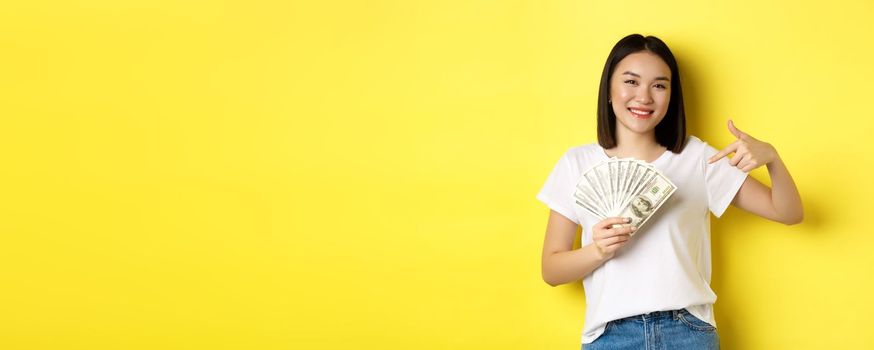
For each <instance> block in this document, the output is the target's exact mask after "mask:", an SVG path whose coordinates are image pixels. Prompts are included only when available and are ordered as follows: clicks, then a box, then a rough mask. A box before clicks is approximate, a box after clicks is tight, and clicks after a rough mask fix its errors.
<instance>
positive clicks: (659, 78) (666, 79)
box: [622, 71, 671, 81]
mask: <svg viewBox="0 0 874 350" xmlns="http://www.w3.org/2000/svg"><path fill="white" fill-rule="evenodd" d="M622 74H628V75H633V76H635V77H638V78H640V75H638V74H637V73H634V72H632V71H625V72H624V73H622ZM653 80H664V81H671V79H668V78H667V77H656V78H655V79H653Z"/></svg>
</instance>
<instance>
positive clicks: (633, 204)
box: [573, 157, 677, 235]
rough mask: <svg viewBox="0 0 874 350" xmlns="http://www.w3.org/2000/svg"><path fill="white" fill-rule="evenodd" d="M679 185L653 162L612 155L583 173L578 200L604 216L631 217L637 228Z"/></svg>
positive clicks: (597, 214) (578, 203) (599, 215)
mask: <svg viewBox="0 0 874 350" xmlns="http://www.w3.org/2000/svg"><path fill="white" fill-rule="evenodd" d="M676 190H677V186H675V185H674V183H673V182H671V180H670V179H669V178H668V177H667V176H665V175H664V174H663V173H662V172H661V171H659V170H658V169H656V168H655V167H653V166H652V165H651V164H649V163H646V162H643V161H640V160H636V159H632V158H622V159H619V158H616V157H613V158H610V159H608V160H606V161H604V162H601V163H599V164H597V165H595V166H593V167H591V168H589V169H588V170H586V171H585V172H583V173H582V174H581V175H580V178H579V181H578V182H577V185H576V188H575V190H574V193H573V199H574V202H575V203H576V204H577V205H578V206H580V207H581V208H583V209H585V210H587V211H589V212H590V213H592V214H593V215H595V216H596V217H598V218H600V219H602V220H603V219H605V218H608V217H628V218H631V222H630V223H626V224H621V225H619V224H617V225H613V227H620V226H636V227H637V228H638V230H637V231H635V232H633V233H632V235H634V234H635V233H637V232H640V228H641V227H642V226H643V225H644V224H645V223H646V222H647V221H649V219H650V218H651V217H652V216H653V215H654V214H655V213H656V212H657V211H658V210H659V209H660V208H661V207H662V205H664V204H665V202H667V200H668V198H670V197H671V195H673V194H674V192H675V191H676Z"/></svg>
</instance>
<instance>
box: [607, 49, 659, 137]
mask: <svg viewBox="0 0 874 350" xmlns="http://www.w3.org/2000/svg"><path fill="white" fill-rule="evenodd" d="M610 100H611V101H612V103H611V104H612V106H613V113H614V114H616V120H617V123H616V128H617V129H618V128H625V129H627V130H629V131H631V132H634V133H638V134H646V133H650V132H653V131H654V130H655V127H656V125H658V124H659V122H661V121H662V119H663V118H664V117H665V114H666V113H667V112H668V104H669V103H670V102H671V69H670V68H669V67H668V65H667V63H665V61H663V60H662V58H661V57H659V56H657V55H656V54H654V53H652V52H649V51H640V52H635V53H633V54H630V55H628V56H625V58H623V59H622V61H619V64H618V65H616V69H615V70H614V71H613V76H612V77H611V78H610ZM618 132H619V131H618V130H617V133H618Z"/></svg>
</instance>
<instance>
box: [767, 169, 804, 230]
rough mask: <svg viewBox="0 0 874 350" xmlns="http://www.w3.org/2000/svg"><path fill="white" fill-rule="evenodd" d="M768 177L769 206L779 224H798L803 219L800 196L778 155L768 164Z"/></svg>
mask: <svg viewBox="0 0 874 350" xmlns="http://www.w3.org/2000/svg"><path fill="white" fill-rule="evenodd" d="M767 167H768V175H769V176H770V177H771V205H772V206H773V207H774V211H775V213H776V214H777V216H778V217H780V218H781V220H780V221H781V222H784V223H786V224H797V223H800V222H801V220H802V219H803V218H804V210H803V209H802V206H801V196H800V195H799V194H798V188H797V187H795V182H794V181H792V175H790V174H789V169H787V168H786V164H784V163H783V160H782V159H780V156H779V155H778V156H777V157H776V159H775V160H774V161H773V162H770V163H768V165H767Z"/></svg>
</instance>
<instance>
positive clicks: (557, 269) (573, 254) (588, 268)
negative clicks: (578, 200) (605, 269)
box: [541, 210, 634, 287]
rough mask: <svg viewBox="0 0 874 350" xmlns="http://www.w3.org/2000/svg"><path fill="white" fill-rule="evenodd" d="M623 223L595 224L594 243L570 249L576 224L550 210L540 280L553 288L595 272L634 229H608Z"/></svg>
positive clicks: (615, 220)
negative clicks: (541, 277)
mask: <svg viewBox="0 0 874 350" xmlns="http://www.w3.org/2000/svg"><path fill="white" fill-rule="evenodd" d="M624 223H627V221H626V219H625V218H607V219H604V220H603V221H601V222H599V223H598V224H596V225H595V229H594V232H593V239H594V242H593V243H591V244H589V245H586V246H584V247H581V248H579V249H573V244H574V238H575V237H574V236H575V235H576V233H577V224H575V223H574V222H573V221H570V219H568V218H566V217H564V215H561V214H559V213H557V212H555V211H554V210H550V211H549V222H548V223H547V224H546V239H545V240H544V242H543V257H542V261H541V264H542V271H541V274H542V275H543V280H544V281H545V282H546V283H547V284H549V285H550V286H553V287H555V286H557V285H560V284H565V283H568V282H573V281H577V280H579V279H582V278H583V277H585V276H587V275H588V274H590V273H592V271H595V269H596V268H598V266H601V264H603V263H604V262H605V261H607V260H609V259H610V258H612V257H613V256H614V255H615V254H616V250H618V249H619V248H621V247H622V246H623V245H625V243H626V242H627V241H628V239H629V237H630V236H629V234H630V233H631V232H632V231H633V230H634V228H632V227H621V228H615V229H614V228H611V227H612V226H613V224H624Z"/></svg>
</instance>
